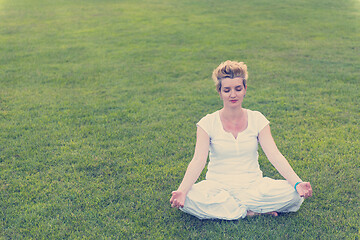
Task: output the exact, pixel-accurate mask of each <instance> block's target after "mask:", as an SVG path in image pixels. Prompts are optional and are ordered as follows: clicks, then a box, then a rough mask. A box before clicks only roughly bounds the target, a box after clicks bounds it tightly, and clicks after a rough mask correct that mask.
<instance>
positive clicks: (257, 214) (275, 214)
mask: <svg viewBox="0 0 360 240" xmlns="http://www.w3.org/2000/svg"><path fill="white" fill-rule="evenodd" d="M263 214H269V215H271V216H273V217H277V216H279V214H278V213H277V212H275V211H273V212H267V213H256V212H253V211H248V212H247V214H246V216H249V217H253V216H259V215H263Z"/></svg>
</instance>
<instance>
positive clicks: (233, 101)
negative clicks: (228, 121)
mask: <svg viewBox="0 0 360 240" xmlns="http://www.w3.org/2000/svg"><path fill="white" fill-rule="evenodd" d="M237 101H238V100H230V102H232V103H236V102H237Z"/></svg>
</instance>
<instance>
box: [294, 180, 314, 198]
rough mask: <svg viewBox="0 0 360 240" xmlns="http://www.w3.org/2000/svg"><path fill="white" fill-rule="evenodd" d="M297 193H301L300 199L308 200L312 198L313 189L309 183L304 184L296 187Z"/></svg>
mask: <svg viewBox="0 0 360 240" xmlns="http://www.w3.org/2000/svg"><path fill="white" fill-rule="evenodd" d="M296 191H297V192H298V193H299V195H300V197H304V198H308V197H311V196H312V193H313V191H312V188H311V185H310V183H309V182H302V183H299V184H298V185H297V186H296Z"/></svg>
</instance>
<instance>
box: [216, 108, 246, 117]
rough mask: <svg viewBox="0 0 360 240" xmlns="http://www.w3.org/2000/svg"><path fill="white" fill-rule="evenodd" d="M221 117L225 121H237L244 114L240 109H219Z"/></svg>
mask: <svg viewBox="0 0 360 240" xmlns="http://www.w3.org/2000/svg"><path fill="white" fill-rule="evenodd" d="M221 112H222V115H223V116H224V117H225V118H227V119H239V118H242V117H243V116H244V114H245V112H244V109H243V108H242V107H239V108H235V109H229V108H225V107H224V108H223V109H221Z"/></svg>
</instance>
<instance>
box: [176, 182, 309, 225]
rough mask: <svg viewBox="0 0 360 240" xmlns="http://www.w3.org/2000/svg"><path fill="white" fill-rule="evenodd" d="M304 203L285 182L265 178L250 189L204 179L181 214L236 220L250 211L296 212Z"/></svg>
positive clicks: (190, 192) (196, 186)
mask: <svg viewBox="0 0 360 240" xmlns="http://www.w3.org/2000/svg"><path fill="white" fill-rule="evenodd" d="M303 201H304V199H303V198H301V197H300V196H299V194H298V193H297V192H296V191H295V189H294V188H293V187H292V186H291V185H290V184H289V183H288V182H287V181H285V180H274V179H271V178H267V177H265V178H262V179H260V180H259V181H257V182H255V183H253V184H251V185H250V186H247V187H243V188H240V187H231V186H227V185H224V184H221V183H218V182H215V181H212V180H204V181H201V182H199V183H197V184H194V186H193V187H192V188H191V190H190V191H189V193H188V195H187V197H186V200H185V205H184V207H183V208H180V210H181V211H183V212H186V213H189V214H191V215H194V216H195V217H197V218H200V219H225V220H235V219H239V218H244V217H246V214H247V211H248V210H251V211H253V212H256V213H266V212H272V211H276V212H296V211H297V210H299V208H300V205H301V204H302V202H303Z"/></svg>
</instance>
